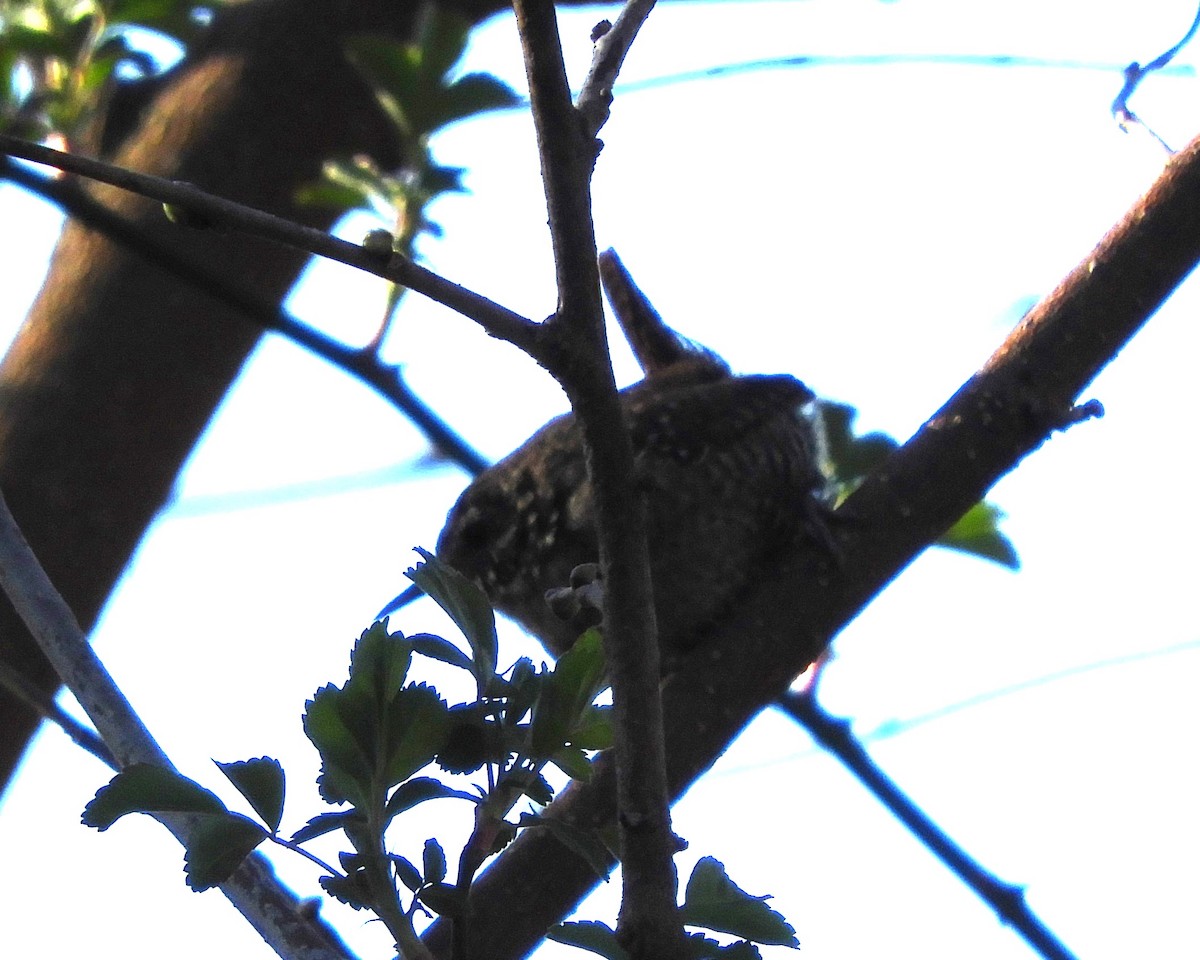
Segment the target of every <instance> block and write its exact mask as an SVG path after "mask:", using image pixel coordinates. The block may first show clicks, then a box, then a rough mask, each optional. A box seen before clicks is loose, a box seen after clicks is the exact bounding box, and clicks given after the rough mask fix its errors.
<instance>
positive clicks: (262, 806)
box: [213, 757, 286, 833]
mask: <svg viewBox="0 0 1200 960" xmlns="http://www.w3.org/2000/svg"><path fill="white" fill-rule="evenodd" d="M213 763H215V764H216V765H217V768H218V769H219V770H220V771H221V772H222V773H223V774H225V776H227V777H228V778H229V781H230V783H232V784H233V785H234V786H235V787H237V789H238V793H240V794H241V795H242V796H243V797H245V798H246V799H247V800H248V801H249V802H250V806H252V807H253V808H254V812H255V813H257V814H258V815H259V816H260V817H262V820H263V823H265V824H266V825H267V829H268V830H269V831H270V832H271V833H275V832H276V831H278V830H279V822H280V821H281V820H282V819H283V797H284V791H285V783H286V781H285V778H284V774H283V767H282V766H280V764H279V761H278V760H275V759H272V758H271V757H257V758H255V759H253V760H242V761H238V762H236V763H220V762H219V761H217V760H214V761H213Z"/></svg>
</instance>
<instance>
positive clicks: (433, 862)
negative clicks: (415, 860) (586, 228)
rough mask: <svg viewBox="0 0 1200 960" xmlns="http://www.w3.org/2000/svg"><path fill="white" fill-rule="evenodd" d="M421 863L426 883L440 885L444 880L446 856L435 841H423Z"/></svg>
mask: <svg viewBox="0 0 1200 960" xmlns="http://www.w3.org/2000/svg"><path fill="white" fill-rule="evenodd" d="M421 863H422V866H423V867H424V874H425V882H426V883H441V882H442V881H443V880H445V879H446V854H445V851H443V850H442V845H441V844H440V843H438V842H437V841H436V840H433V839H429V840H426V841H425V850H424V852H423V853H422V857H421Z"/></svg>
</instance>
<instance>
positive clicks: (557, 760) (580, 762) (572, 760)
mask: <svg viewBox="0 0 1200 960" xmlns="http://www.w3.org/2000/svg"><path fill="white" fill-rule="evenodd" d="M550 762H551V763H553V764H554V765H555V766H556V767H558V769H559V770H561V771H562V772H563V773H565V774H566V775H567V776H568V777H570V778H571V779H572V780H578V781H580V782H581V783H587V782H588V781H589V780H591V779H592V765H591V764H590V763H589V762H588V758H587V754H585V753H584V752H583V751H582V750H580V749H579V748H578V747H559V748H558V749H557V750H555V751H554V754H553V755H552V756H551V757H550Z"/></svg>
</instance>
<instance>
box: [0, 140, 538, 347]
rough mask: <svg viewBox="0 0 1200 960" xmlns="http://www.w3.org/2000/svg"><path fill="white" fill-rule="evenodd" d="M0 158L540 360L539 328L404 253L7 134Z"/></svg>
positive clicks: (181, 183) (198, 189)
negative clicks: (345, 275)
mask: <svg viewBox="0 0 1200 960" xmlns="http://www.w3.org/2000/svg"><path fill="white" fill-rule="evenodd" d="M0 153H6V154H8V155H9V156H13V157H21V158H23V159H25V160H32V161H34V162H35V163H44V164H47V165H49V166H52V167H55V168H57V169H59V170H65V171H67V172H68V173H75V174H79V175H80V176H84V177H87V178H88V179H90V180H97V181H99V182H101V183H107V184H109V185H111V186H114V187H118V188H120V189H121V190H128V191H130V192H131V193H136V194H138V195H139V196H143V197H149V198H150V199H152V200H157V201H159V202H160V203H164V204H168V205H170V206H172V207H177V208H179V209H180V210H182V211H184V214H183V216H184V217H185V218H187V219H189V220H191V221H192V222H193V223H196V224H203V229H217V230H222V229H224V230H236V231H238V232H240V233H244V234H247V235H248V236H252V237H261V238H263V239H264V240H272V241H274V242H275V243H280V244H283V245H284V246H288V247H293V248H294V249H297V250H303V251H304V252H306V253H311V254H313V255H314V256H318V257H324V258H326V259H327V260H336V261H337V262H338V263H344V264H346V265H347V266H350V267H354V268H356V269H358V270H363V271H365V272H367V273H373V274H375V276H377V277H383V278H384V279H385V280H391V281H392V282H393V283H400V284H403V285H404V286H406V287H408V288H409V289H411V290H414V291H416V292H417V293H420V294H422V295H423V296H426V297H429V299H431V300H435V301H437V302H438V303H440V304H443V305H444V306H447V307H449V308H450V309H451V310H454V311H456V312H457V313H461V314H462V315H463V316H464V317H468V318H470V319H471V320H474V321H475V322H476V323H478V324H479V325H480V326H481V327H483V329H484V330H486V331H487V332H488V333H489V334H490V335H491V336H493V337H499V338H500V339H502V340H507V341H508V342H509V343H512V344H514V345H516V346H518V347H520V348H521V349H522V350H525V351H526V352H527V353H529V354H531V355H536V350H537V344H536V338H537V332H538V330H539V326H538V324H535V323H533V322H532V321H531V320H527V319H525V318H524V317H522V316H520V315H519V314H516V313H514V312H513V311H511V310H509V309H507V308H506V307H502V306H500V304H498V303H495V302H493V301H491V300H489V299H487V297H484V296H481V295H480V294H478V293H475V292H474V291H472V290H468V289H467V288H466V287H462V286H459V285H458V284H457V283H453V282H452V281H450V280H447V279H445V278H444V277H440V276H438V275H437V274H436V273H434V272H433V271H431V270H426V269H425V268H424V267H422V266H418V265H417V264H415V263H413V262H412V261H411V260H409V259H408V258H407V257H404V256H401V255H400V254H398V253H392V254H391V255H390V256H384V257H380V256H379V255H378V254H377V253H374V252H372V251H370V250H367V249H366V248H364V247H363V246H362V245H361V244H357V243H350V242H349V241H346V240H342V239H339V238H338V237H335V236H332V235H331V234H328V233H326V232H325V231H324V230H316V229H314V228H312V227H306V226H304V225H303V224H300V223H296V222H295V221H292V220H288V219H286V218H285V217H277V216H275V215H274V214H272V213H267V212H265V211H263V210H257V209H255V208H254V207H251V206H247V205H246V204H242V203H236V202H235V201H233V200H226V199H224V198H222V197H218V196H215V195H213V194H211V193H208V192H206V191H204V190H201V189H200V188H199V187H197V186H194V185H193V184H190V183H184V182H182V181H178V180H167V179H165V178H163V177H155V176H151V175H149V174H145V173H138V172H137V171H136V170H128V169H125V168H124V167H118V166H115V165H113V164H111V163H105V162H104V161H103V160H96V159H94V158H92V157H81V156H77V155H75V154H71V153H63V152H62V151H61V150H54V149H52V148H50V147H44V146H42V145H41V144H36V143H29V142H28V141H26V140H19V139H17V138H16V137H11V136H9V135H7V134H0Z"/></svg>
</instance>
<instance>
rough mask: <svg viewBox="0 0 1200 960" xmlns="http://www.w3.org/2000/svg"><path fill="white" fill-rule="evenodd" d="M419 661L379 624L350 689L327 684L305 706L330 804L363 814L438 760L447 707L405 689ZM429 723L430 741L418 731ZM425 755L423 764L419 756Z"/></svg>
mask: <svg viewBox="0 0 1200 960" xmlns="http://www.w3.org/2000/svg"><path fill="white" fill-rule="evenodd" d="M411 661H412V644H411V643H409V642H408V641H407V640H405V639H404V637H403V636H402V635H401V634H399V633H395V634H389V633H388V632H387V628H386V626H385V624H383V623H376V624H373V625H372V626H371V627H370V628H369V629H368V630H366V631H365V632H364V633H363V634H362V636H361V637H359V640H358V642H357V643H356V644H355V646H354V652H353V654H352V655H351V660H350V679H349V680H348V681H347V682H346V684H345V685H344V686H343V687H340V688H339V687H335V686H333V685H332V684H327V685H326V686H324V687H322V688H321V689H320V690H318V691H317V692H316V693H315V694H314V695H313V698H312V699H311V700H309V701H308V703H307V704H306V705H305V713H304V732H305V734H306V735H307V736H308V738H309V739H310V740H311V741H312V742H313V745H314V746H315V747H316V748H317V750H318V751H319V752H320V754H321V761H322V766H321V778H320V781H319V786H320V791H321V796H322V797H323V798H324V799H325V800H327V801H328V802H330V803H342V802H347V801H349V802H351V803H354V804H355V805H356V806H362V805H363V804H365V803H367V802H368V800H369V798H371V797H374V796H376V795H377V794H379V793H381V792H382V791H384V790H386V789H388V788H390V787H392V786H394V785H395V784H397V783H399V782H400V781H401V780H404V779H407V777H409V776H411V775H412V774H413V773H414V772H416V770H418V769H420V767H421V766H423V765H424V764H425V763H428V762H429V760H431V759H432V757H433V754H434V753H436V751H437V747H438V746H439V745H440V743H439V742H438V740H439V737H440V735H441V733H442V731H444V721H443V723H442V724H440V725H439V724H438V722H437V715H438V713H439V711H440V712H442V713H444V712H445V704H444V703H443V702H441V701H440V700H439V698H438V697H437V693H436V691H432V690H431V689H430V688H428V687H424V686H420V687H415V688H406V687H404V686H402V684H403V683H404V679H405V677H406V676H407V674H408V668H409V664H410V663H411ZM414 690H415V691H418V692H413V691H414ZM425 721H428V722H429V724H430V726H429V728H428V729H427V730H426V731H424V732H423V733H420V732H414V731H413V730H412V729H410V728H412V727H414V726H418V725H420V724H421V723H422V722H425ZM426 747H431V749H428V750H426ZM423 752H424V754H425V757H424V759H423V760H422V759H420V758H418V757H417V756H416V755H417V754H421V753H423ZM413 762H417V766H415V767H411V768H410V766H409V765H410V764H411V763H413ZM393 777H394V778H395V779H391V778H393Z"/></svg>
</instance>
